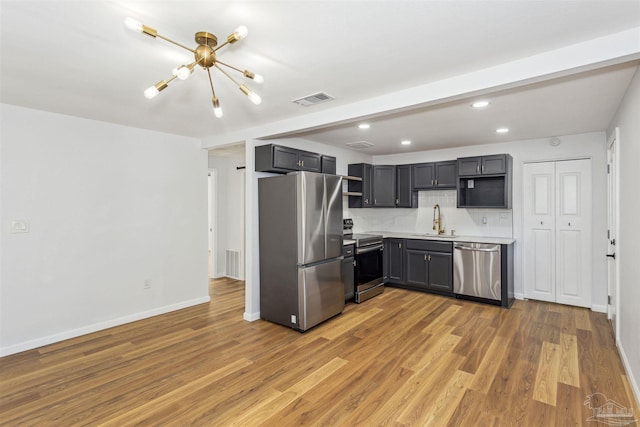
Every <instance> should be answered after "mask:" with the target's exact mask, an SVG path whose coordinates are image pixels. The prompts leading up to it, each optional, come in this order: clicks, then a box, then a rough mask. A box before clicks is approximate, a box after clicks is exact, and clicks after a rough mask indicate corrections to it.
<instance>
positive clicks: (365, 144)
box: [346, 141, 373, 149]
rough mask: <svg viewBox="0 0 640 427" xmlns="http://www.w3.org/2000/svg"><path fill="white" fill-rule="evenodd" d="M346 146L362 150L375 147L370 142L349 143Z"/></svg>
mask: <svg viewBox="0 0 640 427" xmlns="http://www.w3.org/2000/svg"><path fill="white" fill-rule="evenodd" d="M346 145H347V146H348V147H350V148H360V149H363V148H370V147H373V143H371V142H368V141H355V142H347V144H346Z"/></svg>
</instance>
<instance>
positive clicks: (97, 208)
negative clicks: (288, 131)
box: [0, 105, 209, 355]
mask: <svg viewBox="0 0 640 427" xmlns="http://www.w3.org/2000/svg"><path fill="white" fill-rule="evenodd" d="M0 112H1V120H2V124H1V144H2V145H1V147H0V151H1V153H2V154H1V162H2V163H1V178H2V179H1V183H2V193H1V203H2V206H1V209H0V212H1V219H2V223H1V231H2V234H1V239H0V242H1V246H2V253H1V255H0V256H1V265H2V271H1V274H0V277H1V284H0V293H1V295H2V297H1V301H0V304H1V313H0V354H2V355H6V354H11V353H15V352H19V351H22V350H26V349H29V348H35V347H38V346H41V345H44V344H48V343H51V342H55V341H60V340H62V339H66V338H70V337H73V336H77V335H82V334H84V333H88V332H92V331H95V330H99V329H103V328H106V327H110V326H114V325H117V324H121V323H125V322H127V321H132V320H137V319H140V318H144V317H148V316H152V315H155V314H159V313H163V312H166V311H171V310H175V309H178V308H182V307H186V306H190V305H194V304H198V303H202V302H206V301H208V300H209V297H208V281H207V238H206V236H207V233H206V227H207V193H206V191H207V178H206V169H207V154H206V151H204V150H202V149H200V147H199V146H200V141H199V140H195V139H192V138H185V137H180V136H175V135H167V134H162V133H157V132H151V131H146V130H141V129H134V128H128V127H124V126H117V125H112V124H107V123H103V122H97V121H92V120H86V119H80V118H74V117H70V116H64V115H59V114H52V113H48V112H43V111H37V110H30V109H25V108H20V107H15V106H9V105H0ZM16 219H24V220H28V221H29V226H30V231H29V233H22V234H13V233H10V221H11V220H16ZM147 279H149V280H150V281H151V282H150V283H151V287H150V289H144V282H145V280H147Z"/></svg>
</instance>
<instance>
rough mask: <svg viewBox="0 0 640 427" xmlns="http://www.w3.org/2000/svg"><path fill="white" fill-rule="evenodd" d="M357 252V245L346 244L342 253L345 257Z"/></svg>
mask: <svg viewBox="0 0 640 427" xmlns="http://www.w3.org/2000/svg"><path fill="white" fill-rule="evenodd" d="M355 253H356V245H344V246H343V247H342V255H344V256H345V257H348V256H353V255H354V254H355Z"/></svg>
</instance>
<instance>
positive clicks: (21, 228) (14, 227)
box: [11, 219, 29, 233]
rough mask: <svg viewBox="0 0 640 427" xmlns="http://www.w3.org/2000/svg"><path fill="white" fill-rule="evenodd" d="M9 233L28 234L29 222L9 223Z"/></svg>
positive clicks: (24, 220) (22, 220)
mask: <svg viewBox="0 0 640 427" xmlns="http://www.w3.org/2000/svg"><path fill="white" fill-rule="evenodd" d="M11 232H12V233H28V232H29V221H27V220H26V219H16V220H14V221H11Z"/></svg>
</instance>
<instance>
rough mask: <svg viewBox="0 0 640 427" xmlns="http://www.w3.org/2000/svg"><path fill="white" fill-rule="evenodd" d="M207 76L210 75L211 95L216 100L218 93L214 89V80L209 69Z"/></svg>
mask: <svg viewBox="0 0 640 427" xmlns="http://www.w3.org/2000/svg"><path fill="white" fill-rule="evenodd" d="M207 74H208V75H209V85H210V86H211V94H212V95H213V97H214V98H217V96H216V91H215V90H214V89H213V80H212V79H211V70H210V69H209V68H207Z"/></svg>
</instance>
